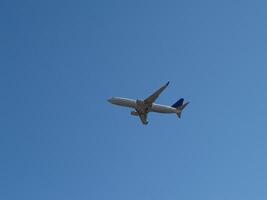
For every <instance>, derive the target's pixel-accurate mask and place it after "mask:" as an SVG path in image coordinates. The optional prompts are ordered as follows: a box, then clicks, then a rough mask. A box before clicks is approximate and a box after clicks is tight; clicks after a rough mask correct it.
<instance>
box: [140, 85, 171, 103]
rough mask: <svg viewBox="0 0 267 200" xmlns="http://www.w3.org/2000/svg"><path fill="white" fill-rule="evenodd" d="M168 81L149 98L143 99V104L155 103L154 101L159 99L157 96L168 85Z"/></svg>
mask: <svg viewBox="0 0 267 200" xmlns="http://www.w3.org/2000/svg"><path fill="white" fill-rule="evenodd" d="M169 83H170V82H169V81H168V83H166V84H165V85H164V86H162V87H161V88H159V89H158V90H157V91H156V92H154V93H153V94H152V95H151V96H149V97H148V98H146V99H145V101H144V102H145V103H146V104H152V103H154V102H155V101H156V99H157V98H158V97H159V95H160V94H161V93H162V92H163V90H165V88H166V87H167V86H168V85H169Z"/></svg>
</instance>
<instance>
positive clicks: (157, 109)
mask: <svg viewBox="0 0 267 200" xmlns="http://www.w3.org/2000/svg"><path fill="white" fill-rule="evenodd" d="M151 111H152V112H158V113H176V112H177V110H176V109H175V108H173V107H169V106H163V105H158V104H154V105H152V107H151Z"/></svg>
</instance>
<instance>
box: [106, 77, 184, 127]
mask: <svg viewBox="0 0 267 200" xmlns="http://www.w3.org/2000/svg"><path fill="white" fill-rule="evenodd" d="M168 85H169V82H168V83H166V84H165V85H164V86H162V87H161V88H159V89H158V90H157V91H156V92H154V93H153V94H152V95H151V96H149V97H148V98H146V99H145V100H134V99H127V98H121V97H113V98H111V99H109V100H108V101H109V102H110V103H112V104H115V105H118V106H124V107H129V108H133V109H134V111H131V115H134V116H139V118H140V120H141V122H142V123H143V124H144V125H146V124H148V121H147V114H148V113H149V112H157V113H175V114H176V115H177V116H178V117H179V118H180V117H181V115H182V111H183V109H184V108H185V107H186V106H187V105H188V104H189V102H186V103H184V99H183V98H181V99H179V100H178V101H177V102H176V103H175V104H173V105H172V106H166V105H161V104H156V103H154V102H155V101H156V99H157V98H158V97H159V95H160V94H161V93H162V92H163V90H165V89H166V87H167V86H168Z"/></svg>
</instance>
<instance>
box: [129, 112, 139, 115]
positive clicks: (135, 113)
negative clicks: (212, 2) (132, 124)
mask: <svg viewBox="0 0 267 200" xmlns="http://www.w3.org/2000/svg"><path fill="white" fill-rule="evenodd" d="M131 115H133V116H138V115H139V114H138V112H136V111H132V112H131Z"/></svg>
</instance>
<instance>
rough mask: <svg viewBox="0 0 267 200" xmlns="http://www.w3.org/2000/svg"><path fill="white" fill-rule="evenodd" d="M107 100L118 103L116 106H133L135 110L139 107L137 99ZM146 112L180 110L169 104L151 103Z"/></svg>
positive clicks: (174, 111)
mask: <svg viewBox="0 0 267 200" xmlns="http://www.w3.org/2000/svg"><path fill="white" fill-rule="evenodd" d="M108 101H109V102H110V103H112V104H115V105H118V106H124V107H129V108H134V109H136V110H138V109H139V105H138V104H137V101H138V100H134V99H127V98H121V97H113V98H111V99H109V100H108ZM148 112H158V113H179V112H180V111H179V110H177V109H176V108H173V107H171V106H166V105H161V104H156V103H153V104H152V106H151V108H150V109H149V111H148Z"/></svg>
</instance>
